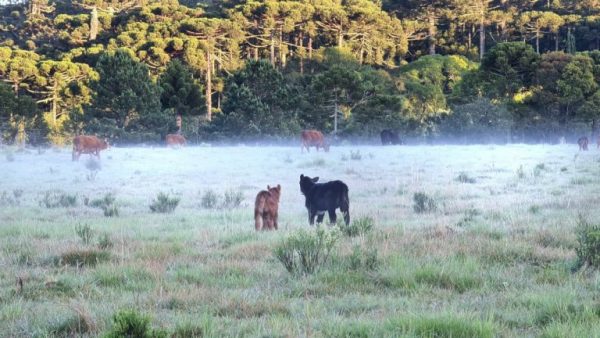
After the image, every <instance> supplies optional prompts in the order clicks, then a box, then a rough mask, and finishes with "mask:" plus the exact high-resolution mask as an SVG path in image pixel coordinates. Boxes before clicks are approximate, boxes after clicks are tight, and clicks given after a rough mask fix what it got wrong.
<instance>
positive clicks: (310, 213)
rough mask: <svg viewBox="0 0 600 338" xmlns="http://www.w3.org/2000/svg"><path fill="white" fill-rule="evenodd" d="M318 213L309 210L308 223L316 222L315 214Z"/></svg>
mask: <svg viewBox="0 0 600 338" xmlns="http://www.w3.org/2000/svg"><path fill="white" fill-rule="evenodd" d="M316 215H317V213H316V212H314V211H313V210H309V211H308V224H310V225H314V224H315V216H316Z"/></svg>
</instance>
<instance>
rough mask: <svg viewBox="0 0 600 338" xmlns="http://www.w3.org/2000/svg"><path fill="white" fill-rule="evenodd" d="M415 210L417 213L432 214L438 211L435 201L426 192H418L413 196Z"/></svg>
mask: <svg viewBox="0 0 600 338" xmlns="http://www.w3.org/2000/svg"><path fill="white" fill-rule="evenodd" d="M413 201H414V203H415V204H414V205H413V209H414V210H415V212H416V213H425V212H432V211H435V210H436V209H437V203H436V202H435V200H434V199H433V198H432V197H430V196H429V195H427V194H426V193H424V192H416V193H415V194H414V195H413Z"/></svg>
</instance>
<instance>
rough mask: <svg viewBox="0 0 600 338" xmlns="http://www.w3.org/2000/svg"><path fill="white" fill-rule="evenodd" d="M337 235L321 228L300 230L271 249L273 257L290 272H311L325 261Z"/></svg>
mask: <svg viewBox="0 0 600 338" xmlns="http://www.w3.org/2000/svg"><path fill="white" fill-rule="evenodd" d="M338 238H339V237H338V235H337V233H336V232H335V231H328V230H325V229H322V228H319V229H316V230H315V231H305V230H300V231H298V232H296V233H295V234H293V235H291V236H289V237H288V238H286V239H285V240H284V241H282V242H281V243H280V244H279V245H277V246H276V247H275V249H274V250H273V254H274V255H275V257H276V258H277V259H278V260H279V261H280V262H281V263H282V264H283V266H284V267H285V269H286V270H287V271H288V272H289V273H291V274H312V273H313V272H315V271H316V270H317V269H318V268H320V267H322V266H323V265H325V264H326V263H327V260H328V259H329V255H330V253H331V250H332V249H333V248H334V246H335V244H336V242H337V240H338Z"/></svg>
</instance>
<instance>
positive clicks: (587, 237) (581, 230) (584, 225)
mask: <svg viewBox="0 0 600 338" xmlns="http://www.w3.org/2000/svg"><path fill="white" fill-rule="evenodd" d="M576 231H577V244H578V246H577V248H575V252H576V253H577V260H578V265H579V267H587V266H591V267H594V268H600V224H589V223H588V222H586V221H585V220H583V219H580V220H579V225H578V227H577V230H576Z"/></svg>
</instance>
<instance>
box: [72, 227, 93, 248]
mask: <svg viewBox="0 0 600 338" xmlns="http://www.w3.org/2000/svg"><path fill="white" fill-rule="evenodd" d="M75 233H76V234H77V236H79V238H81V241H82V242H83V244H85V245H88V244H90V242H91V241H92V237H94V230H92V228H91V227H90V226H89V225H87V224H84V225H82V224H78V225H77V226H75Z"/></svg>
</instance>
